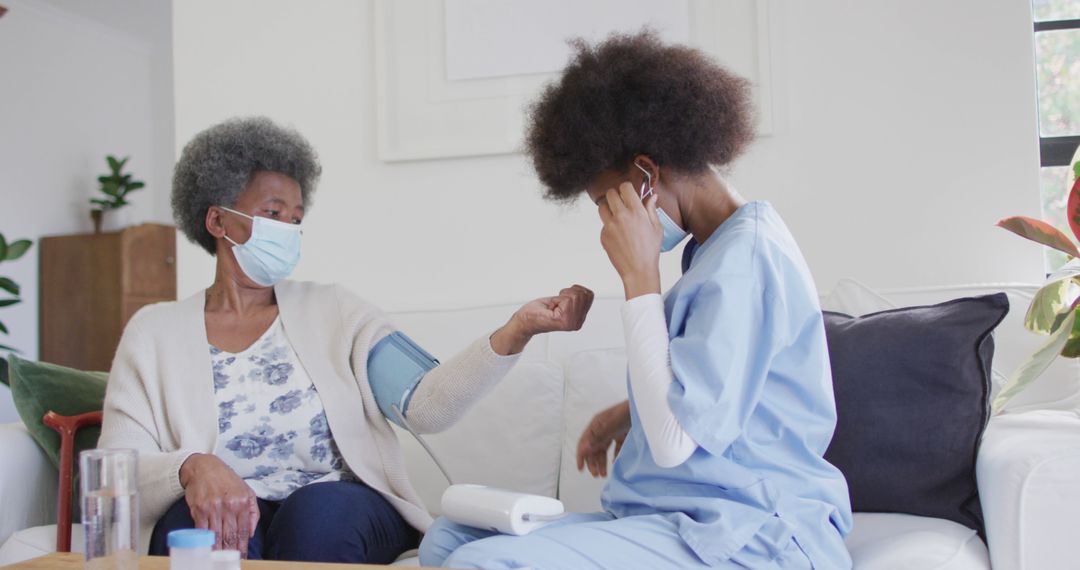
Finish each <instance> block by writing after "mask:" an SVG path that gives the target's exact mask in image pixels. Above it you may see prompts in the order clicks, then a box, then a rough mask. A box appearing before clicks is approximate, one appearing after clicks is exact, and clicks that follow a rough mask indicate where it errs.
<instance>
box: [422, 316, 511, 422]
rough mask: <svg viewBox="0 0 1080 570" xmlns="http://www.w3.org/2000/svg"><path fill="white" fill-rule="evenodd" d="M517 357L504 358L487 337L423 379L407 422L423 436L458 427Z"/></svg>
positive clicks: (474, 343) (504, 374)
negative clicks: (467, 413) (455, 425)
mask: <svg viewBox="0 0 1080 570" xmlns="http://www.w3.org/2000/svg"><path fill="white" fill-rule="evenodd" d="M517 361H518V355H516V354H515V355H511V356H501V355H499V354H498V353H496V352H495V351H494V350H492V348H491V341H490V340H489V339H488V337H487V336H485V337H483V338H480V339H477V340H476V341H475V342H473V343H472V344H471V345H469V346H468V347H467V348H466V349H465V350H463V351H461V352H459V353H458V354H456V355H454V357H453V358H451V359H450V360H448V361H446V362H445V363H443V364H440V365H439V366H436V367H435V368H434V369H432V370H431V372H428V373H427V374H426V375H424V377H423V379H421V380H420V384H419V385H418V386H417V387H416V388H415V391H414V392H413V396H412V400H410V401H409V408H408V412H407V414H406V419H407V420H409V426H410V427H412V428H413V429H415V430H416V431H418V432H420V433H435V432H439V431H443V430H445V429H447V428H449V427H450V426H452V425H454V424H455V423H457V421H458V420H460V419H461V417H462V416H464V415H465V412H467V411H468V410H469V408H471V407H472V406H473V404H475V403H476V402H477V401H478V400H479V399H480V398H482V397H484V395H486V394H487V393H488V392H489V391H491V389H492V388H493V387H494V386H495V384H497V383H498V382H499V381H500V380H502V378H503V377H504V376H506V373H507V372H508V371H509V370H510V368H512V367H513V366H514V364H516V363H517Z"/></svg>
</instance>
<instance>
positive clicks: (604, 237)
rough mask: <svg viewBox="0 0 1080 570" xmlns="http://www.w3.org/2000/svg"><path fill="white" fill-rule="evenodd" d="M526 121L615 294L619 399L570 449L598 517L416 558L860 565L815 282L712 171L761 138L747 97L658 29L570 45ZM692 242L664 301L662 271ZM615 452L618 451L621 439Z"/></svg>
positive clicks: (460, 562)
mask: <svg viewBox="0 0 1080 570" xmlns="http://www.w3.org/2000/svg"><path fill="white" fill-rule="evenodd" d="M575 47H576V54H575V55H574V57H573V59H572V61H571V62H570V63H569V65H568V67H567V68H566V70H565V72H564V73H563V75H562V77H561V79H560V80H559V81H557V82H556V83H555V84H553V85H551V86H549V87H548V88H547V89H546V91H544V93H543V95H542V96H541V97H540V99H539V101H538V102H537V103H536V105H535V107H534V108H533V110H532V114H531V116H530V120H531V124H530V127H529V133H528V139H527V143H528V150H529V153H530V155H531V158H532V159H533V163H534V165H535V167H536V170H537V172H538V174H539V177H540V180H541V181H542V182H543V183H544V185H545V186H546V187H547V192H548V197H550V198H553V199H556V200H564V201H565V200H572V199H574V198H577V197H579V196H580V195H581V194H586V195H587V196H588V198H589V199H590V200H591V201H592V202H594V203H595V204H596V208H597V211H598V213H599V216H600V220H601V222H602V223H603V230H602V231H601V234H600V243H601V245H602V246H603V247H604V250H605V251H606V252H607V255H608V257H609V258H610V260H611V263H612V265H613V266H614V267H615V269H616V271H617V272H618V274H619V276H620V277H621V279H622V282H623V286H624V289H625V293H626V303H625V304H624V305H623V308H622V317H623V324H624V330H625V335H626V350H627V357H628V360H629V375H628V376H629V378H628V383H627V384H628V385H627V391H628V394H629V399H628V401H627V402H626V403H624V404H621V405H618V406H615V407H614V408H611V409H609V410H606V411H604V412H601V413H600V414H599V415H598V416H597V417H596V418H594V420H593V422H592V424H591V425H590V426H589V428H588V429H587V430H586V432H585V433H584V434H583V436H582V438H581V443H580V447H579V453H578V465H579V468H581V467H584V466H586V465H587V466H588V467H589V469H590V471H592V472H593V474H594V475H598V474H605V473H606V465H605V462H606V457H607V455H606V454H607V449H608V447H609V446H610V445H611V444H612V443H613V442H615V443H619V442H621V450H620V451H619V452H618V456H617V460H616V461H615V463H614V465H613V467H612V472H611V478H610V481H609V482H608V483H607V486H606V487H605V489H604V492H603V497H602V504H603V508H604V510H603V511H602V512H598V513H592V514H572V515H569V516H567V517H565V518H563V519H561V520H559V521H557V522H555V523H553V524H551V525H549V526H546V527H543V528H541V529H539V530H536V531H534V532H532V533H530V534H528V535H525V536H521V537H514V536H493V533H492V532H490V531H485V530H480V529H475V528H469V527H465V526H461V525H458V524H455V523H452V522H450V521H448V520H446V519H439V520H438V521H436V523H435V524H434V525H433V526H432V528H431V529H429V531H428V533H427V535H426V537H425V538H424V541H423V543H422V544H421V548H420V557H421V563H423V564H424V565H425V566H429V565H439V564H442V565H445V566H447V567H453V568H488V569H500V568H519V567H530V568H533V569H535V570H550V569H574V570H585V569H592V568H608V569H622V570H625V569H631V568H648V569H658V568H754V569H760V568H785V569H806V568H818V569H828V570H833V569H843V568H850V567H851V560H850V557H849V555H848V552H847V550H846V549H845V547H844V536H845V535H846V534H847V533H848V531H849V530H850V528H851V523H852V521H851V508H850V504H849V499H848V490H847V485H846V483H845V481H844V478H843V476H842V475H841V473H840V471H838V470H837V469H836V468H835V467H834V466H832V465H830V464H829V463H828V462H827V461H825V459H824V458H823V454H824V453H825V449H826V447H827V446H828V444H829V441H830V439H831V438H832V434H833V430H834V428H835V424H836V410H835V403H834V401H833V392H832V376H831V373H830V369H829V358H828V352H827V348H826V343H825V329H824V325H823V321H822V316H821V311H820V308H819V306H818V302H817V293H816V292H815V289H814V285H813V282H812V280H811V276H810V271H809V269H808V268H807V266H806V262H805V261H804V259H803V256H802V254H801V253H800V251H799V248H798V246H797V245H796V243H795V240H794V238H793V237H792V235H791V233H790V232H789V231H788V229H787V226H785V224H784V222H783V221H782V220H781V218H780V216H779V214H777V212H776V210H775V209H774V208H773V207H772V206H771V205H769V204H768V203H767V202H747V201H746V200H744V199H743V198H742V197H741V196H740V195H739V194H738V193H737V192H736V191H735V190H734V188H732V186H731V184H730V183H729V182H728V180H727V179H726V178H725V177H724V176H723V175H722V173H721V172H722V171H723V170H722V169H723V168H724V167H725V166H728V165H729V164H730V163H731V162H732V161H733V159H735V158H736V157H737V156H738V155H739V154H740V153H741V152H742V151H743V150H744V149H745V148H746V147H747V146H748V144H749V143H750V141H751V140H752V138H753V123H754V117H753V112H752V109H751V104H750V101H751V96H750V88H749V85H748V83H747V82H746V81H745V80H743V79H742V78H739V77H737V76H735V75H733V74H731V73H730V72H728V71H726V70H725V69H723V68H722V67H720V66H719V65H717V64H716V63H715V62H713V61H712V60H710V59H709V58H708V57H707V56H705V55H704V54H702V53H701V52H699V51H697V50H694V49H690V48H687V47H684V46H678V45H666V44H664V43H662V42H661V41H660V40H659V39H658V38H657V37H656V36H655V35H654V34H653V33H650V32H643V33H640V34H636V35H623V36H618V35H617V36H613V37H611V38H610V39H608V40H607V41H604V42H603V43H600V44H599V45H595V46H589V45H586V44H584V43H582V42H577V43H576V44H575ZM688 236H690V237H691V238H692V241H690V242H689V244H688V246H687V247H686V250H685V253H684V260H683V261H684V263H683V267H684V274H683V276H682V278H681V279H680V280H679V281H678V282H677V283H675V284H674V286H673V287H672V288H671V289H670V290H669V291H668V293H667V295H666V296H665V297H661V295H660V292H661V283H660V271H659V256H660V254H661V252H662V251H669V250H672V249H674V248H675V247H676V246H678V245H679V244H680V243H681V242H683V241H684V240H685V239H686V238H687V237H688ZM623 438H625V440H623Z"/></svg>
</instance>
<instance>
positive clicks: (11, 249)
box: [0, 239, 33, 261]
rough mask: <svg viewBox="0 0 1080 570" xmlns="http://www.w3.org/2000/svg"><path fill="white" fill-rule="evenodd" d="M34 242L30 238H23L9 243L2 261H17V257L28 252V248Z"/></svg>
mask: <svg viewBox="0 0 1080 570" xmlns="http://www.w3.org/2000/svg"><path fill="white" fill-rule="evenodd" d="M32 244H33V242H31V241H30V240H28V239H21V240H18V241H16V242H14V243H12V244H9V245H8V246H7V253H6V254H5V255H4V256H3V257H0V261H2V260H7V261H15V260H16V259H19V258H20V257H22V256H23V255H25V254H26V250H28V249H30V246H31V245H32Z"/></svg>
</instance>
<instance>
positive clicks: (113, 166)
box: [105, 154, 120, 174]
mask: <svg viewBox="0 0 1080 570" xmlns="http://www.w3.org/2000/svg"><path fill="white" fill-rule="evenodd" d="M105 160H106V161H107V162H108V163H109V170H112V171H113V173H114V174H115V173H116V172H117V171H118V170H120V163H119V162H117V161H116V157H115V156H113V155H111V154H110V155H108V156H106V157H105Z"/></svg>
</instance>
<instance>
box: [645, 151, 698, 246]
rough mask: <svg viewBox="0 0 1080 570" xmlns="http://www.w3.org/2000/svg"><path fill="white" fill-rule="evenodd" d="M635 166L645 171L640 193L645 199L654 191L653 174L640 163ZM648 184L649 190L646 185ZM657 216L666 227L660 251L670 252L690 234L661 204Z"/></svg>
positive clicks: (657, 208)
mask: <svg viewBox="0 0 1080 570" xmlns="http://www.w3.org/2000/svg"><path fill="white" fill-rule="evenodd" d="M634 166H636V167H638V170H641V171H642V172H644V173H645V182H642V183H641V190H639V191H638V193H639V194H640V195H641V199H642V200H645V198H648V197H649V196H650V195H652V193H653V185H652V175H651V174H649V171H648V170H645V169H644V168H642V167H641V165H640V164H638V163H636V162H635V163H634ZM646 186H648V190H646V189H645V187H646ZM656 217H657V218H660V225H661V226H662V227H663V228H664V241H662V242H660V251H664V252H668V251H671V250H673V249H675V246H677V245H679V244H680V243H682V241H683V240H684V239H686V236H688V235H690V234H689V233H687V231H686V230H684V229H682V228H680V227H679V224H676V223H675V220H672V219H671V216H668V215H667V213H666V212H664V209H663V208H661V207H660V206H657V207H656Z"/></svg>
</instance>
